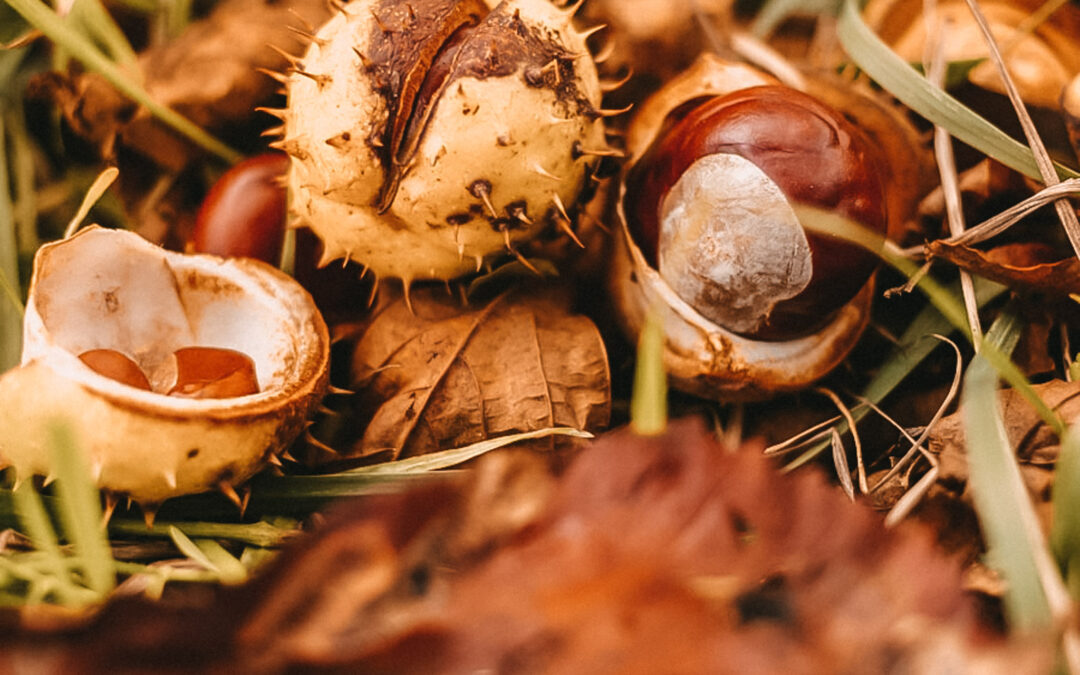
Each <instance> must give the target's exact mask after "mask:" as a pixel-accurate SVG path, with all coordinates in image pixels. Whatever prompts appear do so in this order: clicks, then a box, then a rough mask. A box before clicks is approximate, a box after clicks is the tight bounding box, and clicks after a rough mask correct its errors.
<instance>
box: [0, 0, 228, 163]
mask: <svg viewBox="0 0 1080 675" xmlns="http://www.w3.org/2000/svg"><path fill="white" fill-rule="evenodd" d="M4 2H6V3H7V4H8V5H10V6H11V8H12V9H14V10H15V11H16V12H18V13H19V14H20V15H21V16H22V17H23V18H24V19H26V20H27V21H28V22H29V23H30V24H31V25H33V26H34V27H35V28H37V29H38V30H40V31H41V32H42V33H43V34H44V35H45V36H46V37H48V38H49V39H50V40H52V41H53V42H55V43H56V44H57V45H58V46H60V47H62V48H63V49H64V50H66V51H67V52H68V53H70V54H71V56H73V57H74V58H76V59H78V60H79V61H80V62H81V63H82V64H83V65H84V66H85V67H86V68H87V69H88V70H90V71H93V72H95V73H98V74H99V75H101V76H102V77H104V78H105V79H106V80H107V81H108V82H109V84H111V85H112V86H113V87H115V88H116V90H117V91H119V92H120V93H121V94H123V95H124V96H126V97H128V98H130V99H131V100H132V101H135V102H136V103H138V104H140V105H142V106H143V107H145V108H146V109H147V110H148V111H149V112H150V113H151V114H152V115H153V116H154V117H156V118H158V119H159V120H161V121H162V122H164V123H165V124H167V125H168V126H170V127H172V128H173V129H174V130H176V131H177V132H179V133H180V134H182V135H183V136H185V137H186V138H188V139H189V140H190V141H191V142H193V143H195V144H196V145H198V146H199V147H200V148H203V149H204V150H206V151H207V152H210V153H212V154H214V155H217V156H218V157H220V158H222V159H223V160H225V161H226V162H229V163H235V162H238V161H239V160H240V159H242V157H243V155H242V154H241V153H239V152H237V151H236V150H234V149H232V148H230V147H229V146H227V145H226V144H225V143H223V142H221V141H220V140H218V139H216V138H214V137H213V136H211V135H210V134H208V133H207V132H206V131H204V130H203V129H202V128H201V127H199V126H198V125H197V124H195V123H193V122H192V121H191V120H189V119H187V118H186V117H184V116H183V115H181V114H180V113H178V112H176V111H175V110H172V109H171V108H168V107H166V106H163V105H161V104H160V103H158V102H157V101H155V100H153V99H152V98H151V97H150V96H149V95H148V94H147V93H146V91H145V90H144V89H143V88H142V87H141V86H139V85H138V84H137V83H136V82H135V81H134V80H132V78H131V77H129V76H128V75H127V74H126V73H125V72H124V71H123V70H122V69H121V68H120V66H118V65H117V64H115V63H113V62H112V61H111V60H109V58H108V57H107V56H106V55H105V54H103V53H102V52H101V51H100V50H98V48H97V47H95V46H94V44H93V43H92V42H90V40H88V39H87V38H86V37H85V36H84V35H82V34H81V33H79V32H78V31H77V30H75V29H74V28H72V27H71V26H69V25H68V24H67V23H66V22H65V21H64V20H63V19H61V18H60V17H59V16H57V15H56V13H55V12H53V11H52V10H51V9H49V8H48V7H47V6H46V5H45V4H44V3H42V2H40V0H4Z"/></svg>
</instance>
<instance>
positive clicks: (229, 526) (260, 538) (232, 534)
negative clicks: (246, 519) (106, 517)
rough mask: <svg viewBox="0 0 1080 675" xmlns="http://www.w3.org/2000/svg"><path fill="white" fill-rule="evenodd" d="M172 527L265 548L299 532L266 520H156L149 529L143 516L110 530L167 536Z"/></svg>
mask: <svg viewBox="0 0 1080 675" xmlns="http://www.w3.org/2000/svg"><path fill="white" fill-rule="evenodd" d="M173 529H175V530H178V531H180V532H183V533H184V534H185V535H187V536H189V537H195V538H199V539H227V540H229V541H235V542H239V543H242V544H251V545H253V546H260V547H263V548H273V547H276V546H281V545H282V544H284V543H285V542H286V541H288V540H289V539H290V538H292V537H294V536H296V535H297V534H298V531H297V530H296V529H294V528H283V527H277V526H275V525H272V524H271V523H268V522H265V521H259V522H256V523H214V522H155V523H154V526H153V527H150V528H148V527H146V523H145V522H143V521H142V520H141V519H140V520H137V521H136V520H123V519H120V518H114V519H113V520H111V521H110V522H109V532H110V533H111V534H112V535H114V536H128V537H155V538H157V537H168V536H170V532H171V531H172V530H173Z"/></svg>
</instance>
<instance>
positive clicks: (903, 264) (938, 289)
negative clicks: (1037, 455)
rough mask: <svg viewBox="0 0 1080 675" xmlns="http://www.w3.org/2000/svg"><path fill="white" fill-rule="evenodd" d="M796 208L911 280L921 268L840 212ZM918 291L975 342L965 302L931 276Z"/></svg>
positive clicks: (1013, 371) (1006, 370)
mask: <svg viewBox="0 0 1080 675" xmlns="http://www.w3.org/2000/svg"><path fill="white" fill-rule="evenodd" d="M794 209H795V213H796V215H798V217H799V222H801V223H802V224H803V226H804V227H806V228H807V229H810V230H812V231H815V232H820V233H822V234H827V235H830V236H833V237H839V238H841V239H845V240H847V241H850V242H852V243H855V244H858V245H859V246H862V247H863V248H866V249H867V250H870V251H874V252H875V253H877V254H878V255H880V256H881V258H882V260H884V261H885V262H886V263H888V264H889V265H891V266H892V267H894V268H895V269H897V270H898V271H900V272H901V273H903V274H905V275H906V276H908V277H912V276H913V275H914V274H915V273H916V272H917V270H918V267H917V266H916V265H915V263H913V262H912V261H910V260H908V259H907V258H905V257H903V256H902V255H900V254H899V253H897V252H895V251H893V250H891V249H890V248H889V247H887V246H886V245H885V241H884V240H883V239H882V237H881V235H879V234H876V233H874V232H871V231H870V230H868V229H866V228H865V227H862V226H861V225H859V224H858V223H855V222H854V221H852V220H850V219H848V218H845V217H844V216H842V215H840V214H838V213H834V212H832V211H826V210H824V209H819V208H817V207H812V206H806V205H796V206H795V207H794ZM917 288H919V290H921V291H922V292H923V293H925V294H926V297H927V298H928V299H929V300H930V302H931V303H933V305H934V306H935V307H936V308H937V309H938V311H939V312H941V314H942V316H944V317H945V318H946V319H947V320H948V321H949V323H951V324H952V325H953V326H955V327H956V328H957V329H959V330H960V331H961V332H962V333H963V334H964V335H965V336H966V337H967V338H968V340H971V339H972V338H971V330H970V328H969V327H968V321H967V312H966V310H965V309H964V304H963V302H962V301H960V300H959V299H958V298H957V297H956V296H955V295H953V294H951V293H950V292H949V290H948V289H947V288H945V287H944V286H942V285H941V284H940V283H938V282H937V281H936V280H935V279H933V278H931V277H930V276H929V275H926V276H923V277H922V278H921V279H920V280H919V283H918V286H917ZM979 347H980V350H981V353H982V355H983V357H985V358H986V360H988V361H989V362H990V363H991V364H993V366H994V367H995V368H997V370H998V373H999V374H1000V375H1001V376H1002V377H1003V378H1004V379H1005V381H1007V382H1008V383H1009V385H1010V386H1012V387H1013V388H1014V389H1016V391H1017V393H1019V394H1020V395H1021V396H1023V397H1024V399H1025V400H1026V401H1027V402H1028V403H1030V404H1031V406H1032V407H1033V408H1034V409H1035V412H1037V413H1038V414H1039V417H1041V418H1042V420H1043V421H1044V422H1045V423H1046V424H1047V425H1048V426H1050V428H1051V429H1053V430H1054V432H1055V433H1056V434H1058V435H1059V436H1060V435H1062V434H1064V433H1065V425H1064V423H1063V422H1062V421H1061V418H1060V417H1059V416H1058V414H1057V413H1055V412H1054V411H1053V410H1051V409H1050V407H1049V406H1047V405H1046V403H1045V402H1044V401H1043V400H1042V399H1041V398H1040V397H1039V395H1038V394H1037V393H1036V392H1035V390H1034V389H1033V388H1032V387H1031V383H1030V382H1028V381H1027V378H1026V377H1025V376H1024V374H1023V372H1021V370H1020V369H1019V368H1017V367H1016V364H1014V363H1013V362H1012V361H1011V360H1009V357H1008V356H1007V355H1006V354H1005V353H1003V352H1002V351H1001V349H999V348H998V346H997V345H995V344H994V343H992V342H990V341H989V340H987V339H986V338H985V337H984V338H983V339H982V341H981V342H980V343H979Z"/></svg>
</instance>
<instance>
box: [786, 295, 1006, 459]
mask: <svg viewBox="0 0 1080 675" xmlns="http://www.w3.org/2000/svg"><path fill="white" fill-rule="evenodd" d="M974 281H975V299H976V302H977V303H978V305H979V306H980V307H982V306H983V305H985V304H986V303H988V302H990V301H991V300H993V299H994V298H996V297H998V296H1000V295H1001V294H1002V293H1003V292H1004V291H1005V287H1004V286H1001V285H1000V284H996V283H993V282H990V281H986V280H985V279H980V278H975V280H974ZM959 292H960V289H959V286H953V287H950V288H949V293H950V294H952V295H953V296H954V297H955V296H956V295H957V294H958V293H959ZM1003 316H1004V314H1003ZM1001 321H1002V319H1001V317H999V318H998V319H997V320H996V321H995V322H994V324H993V325H991V326H990V330H989V331H987V338H988V339H990V341H991V342H994V340H995V339H996V336H997V335H998V334H999V333H997V332H995V326H999V325H1000V323H1001ZM1013 325H1015V324H1013ZM952 329H953V325H952V324H951V323H950V322H949V321H948V319H946V318H945V317H944V316H943V315H942V314H941V312H939V311H938V309H937V307H935V306H934V305H933V304H931V305H929V306H927V307H924V308H923V309H922V311H920V312H919V314H917V315H916V316H915V318H914V319H913V320H912V322H911V323H910V324H909V325H908V327H907V330H905V331H904V333H903V335H901V336H900V339H899V341H898V343H897V344H896V346H895V347H894V348H893V350H892V352H891V353H890V355H889V356H888V357H887V358H886V359H885V362H884V363H883V364H882V365H881V366H880V367H879V368H878V370H877V372H876V373H875V374H874V376H873V377H872V378H871V379H870V382H868V383H867V385H866V387H865V388H864V389H863V391H862V394H861V398H862V399H864V400H866V401H868V402H869V403H872V404H875V405H876V404H879V403H881V402H882V401H883V400H885V397H886V396H888V395H889V394H891V393H892V392H893V390H894V389H896V387H898V386H899V385H900V383H901V382H903V381H904V379H905V378H907V376H908V375H910V374H911V373H912V372H914V371H915V368H917V367H918V366H919V364H920V363H922V362H923V361H924V360H925V359H926V357H928V356H929V355H930V353H931V352H932V351H934V349H935V348H937V346H938V345H940V344H941V342H940V341H937V340H930V339H927V338H928V337H929V336H931V335H936V334H946V333H949V332H951V330H952ZM997 330H998V331H1000V330H1001V328H998V329H997ZM991 336H995V337H991ZM1016 340H1019V332H1016V333H1015V335H1012V343H1011V345H1009V347H1008V349H1007V350H1006V352H1005V353H1007V354H1011V353H1012V349H1013V347H1015V345H1016ZM995 344H996V343H995ZM870 410H871V408H866V407H860V408H857V409H853V410H852V411H851V414H852V417H853V418H854V420H855V423H856V424H857V423H858V422H859V421H860V420H862V418H863V417H865V416H866V415H867V414H868V413H869V412H870ZM834 426H835V429H836V431H837V433H839V434H841V435H843V434H845V433H847V432H848V430H849V428H850V427H849V425H848V422H847V420H845V419H842V418H841V419H840V420H839V421H838V423H837V424H835V425H834ZM827 447H828V443H827V441H821V442H819V443H816V444H814V445H812V446H810V447H809V448H807V449H806V450H805V451H803V452H802V454H800V455H799V456H798V457H796V458H795V459H793V460H792V461H791V462H789V463H788V464H786V465H784V470H785V471H793V470H795V469H797V468H799V467H800V466H802V465H804V464H806V463H807V462H809V461H811V460H813V459H814V458H815V457H817V456H818V455H820V454H821V453H822V452H823V451H824V450H825V449H826V448H827Z"/></svg>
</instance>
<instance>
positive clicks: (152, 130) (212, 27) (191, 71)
mask: <svg viewBox="0 0 1080 675" xmlns="http://www.w3.org/2000/svg"><path fill="white" fill-rule="evenodd" d="M329 15H330V8H329V4H328V3H326V2H325V1H324V0H289V1H288V2H273V1H271V0H223V2H220V3H218V4H217V5H216V6H215V8H214V10H213V11H212V12H211V13H210V14H209V15H208V16H207V17H206V18H204V19H201V20H198V21H194V22H192V23H191V24H190V25H189V26H188V27H187V28H186V29H185V30H184V31H183V32H182V33H181V34H180V35H179V36H178V37H177V38H176V39H174V40H171V41H169V42H167V43H164V44H162V45H161V46H158V47H153V48H150V49H148V50H146V51H144V52H142V53H141V54H140V55H139V60H138V66H139V72H140V76H141V79H142V83H143V86H144V88H145V89H146V92H147V93H148V94H149V95H150V97H151V98H152V99H154V100H155V101H157V102H158V103H161V104H163V105H165V106H168V107H170V108H172V109H174V110H176V111H177V112H179V113H180V114H182V115H184V116H185V117H187V118H188V119H190V120H191V121H192V122H194V123H195V124H196V125H198V126H200V127H202V128H204V129H207V130H210V131H212V132H219V133H221V132H235V131H236V128H237V127H239V126H243V125H246V124H247V123H248V122H249V121H250V120H251V119H252V117H253V115H254V108H255V107H256V106H259V105H265V104H267V103H268V102H270V101H271V100H272V98H273V96H274V94H275V92H276V90H277V89H278V87H279V85H278V84H277V83H276V82H274V80H273V79H271V78H270V77H269V76H267V75H265V74H264V73H261V72H259V71H258V69H259V68H264V69H267V70H273V71H282V70H284V69H285V68H286V67H287V66H288V64H287V62H286V60H285V58H284V57H283V56H282V55H280V54H278V53H277V52H275V51H274V50H273V49H271V48H270V45H274V46H277V47H279V48H282V49H285V50H287V51H292V52H294V53H295V52H298V51H299V50H300V46H299V45H300V42H301V40H300V39H299V37H298V36H297V34H296V33H295V32H293V31H292V30H291V29H290V28H289V26H299V25H302V24H303V22H304V21H306V22H308V23H310V24H312V25H319V24H321V23H322V22H323V21H324V20H325V19H327V18H329ZM31 93H32V94H33V95H34V96H48V97H51V98H53V99H54V100H55V101H56V102H57V103H58V105H59V107H60V109H61V111H62V112H63V113H64V117H65V119H66V120H67V121H68V123H69V124H70V125H71V127H72V129H73V130H74V131H75V132H76V133H78V134H80V135H82V136H84V137H86V138H87V139H89V140H90V141H91V142H92V143H94V144H95V145H96V146H97V147H98V148H99V150H100V152H101V153H102V155H103V156H104V157H105V158H112V157H113V156H114V154H115V144H116V143H117V142H119V143H121V144H123V145H124V146H125V147H128V148H131V149H133V150H136V151H137V152H139V153H141V154H143V155H145V156H147V157H149V158H151V159H152V160H153V161H154V162H155V163H156V164H157V165H158V166H160V167H163V168H165V169H167V170H169V171H173V172H175V171H179V170H181V169H182V168H183V167H184V166H185V165H187V163H188V162H189V161H191V160H192V159H193V158H194V157H196V156H198V154H199V153H200V150H199V149H198V148H196V147H195V146H193V145H191V144H190V143H188V142H187V141H186V140H184V139H182V138H181V137H180V136H178V135H176V134H175V133H174V132H173V131H172V130H170V129H169V128H168V127H166V126H165V125H163V124H161V123H160V122H158V121H157V120H156V119H155V118H153V117H152V116H151V115H150V114H149V113H148V112H147V111H146V110H144V109H142V108H139V107H138V106H137V105H135V104H134V103H132V102H131V101H129V100H128V99H126V98H125V97H123V96H122V95H120V94H119V93H118V92H117V91H116V90H115V89H113V88H112V86H111V85H110V84H109V83H108V82H106V81H105V80H104V79H103V78H102V77H101V76H99V75H96V74H94V73H80V74H75V75H71V76H67V75H63V74H60V73H46V74H45V75H44V76H42V77H40V78H38V79H37V81H36V82H35V83H34V84H33V85H32V92H31ZM266 121H267V122H268V121H270V118H269V117H267V118H266ZM263 126H265V124H264V125H263ZM257 133H258V132H256V134H255V135H256V136H257Z"/></svg>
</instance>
